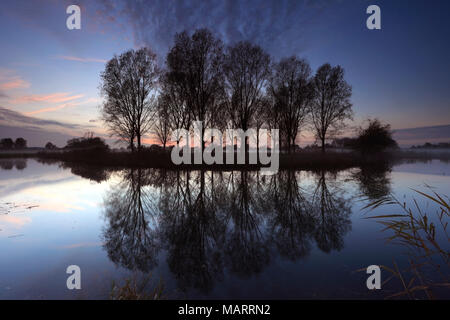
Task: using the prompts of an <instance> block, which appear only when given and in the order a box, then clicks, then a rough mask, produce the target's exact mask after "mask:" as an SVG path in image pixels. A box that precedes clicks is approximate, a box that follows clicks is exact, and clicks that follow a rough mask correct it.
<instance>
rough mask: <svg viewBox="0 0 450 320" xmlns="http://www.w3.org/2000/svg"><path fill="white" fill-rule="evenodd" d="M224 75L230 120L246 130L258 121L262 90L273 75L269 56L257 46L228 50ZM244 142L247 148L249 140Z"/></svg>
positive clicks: (248, 43)
mask: <svg viewBox="0 0 450 320" xmlns="http://www.w3.org/2000/svg"><path fill="white" fill-rule="evenodd" d="M224 72H225V77H226V81H227V89H228V101H229V108H228V110H229V117H230V120H231V121H232V124H233V125H234V126H235V127H237V128H241V129H243V130H244V131H246V130H247V129H249V128H250V126H252V125H253V124H255V122H256V121H255V118H258V115H257V111H258V110H259V107H261V105H262V104H261V100H262V97H263V94H264V90H263V89H264V87H265V83H266V81H267V79H268V77H269V75H270V56H269V55H268V54H267V53H266V52H264V50H263V49H262V48H261V47H259V46H257V45H253V44H251V43H250V42H247V41H245V42H238V43H237V44H235V45H234V46H230V47H228V50H227V53H226V55H225V62H224ZM245 143H246V145H248V139H246V142H245ZM246 147H247V146H246ZM247 150H248V147H247Z"/></svg>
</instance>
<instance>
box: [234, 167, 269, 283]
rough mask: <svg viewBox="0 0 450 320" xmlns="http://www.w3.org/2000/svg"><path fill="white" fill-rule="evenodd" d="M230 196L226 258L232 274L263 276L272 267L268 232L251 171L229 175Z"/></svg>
mask: <svg viewBox="0 0 450 320" xmlns="http://www.w3.org/2000/svg"><path fill="white" fill-rule="evenodd" d="M228 179H229V183H228V184H229V186H230V187H229V190H228V192H229V194H228V205H227V206H226V208H225V209H226V213H227V216H228V217H229V222H230V223H229V228H228V232H227V237H226V244H225V255H226V258H227V263H228V266H229V268H230V271H231V272H233V273H235V274H238V275H240V276H249V275H251V274H254V273H258V272H260V271H261V270H262V269H263V267H264V266H265V265H267V264H268V263H269V248H268V244H267V239H266V232H265V231H264V230H262V225H263V223H262V222H263V215H262V213H261V212H258V209H259V208H260V206H259V205H258V204H259V201H261V199H260V198H258V197H257V196H256V194H255V192H254V190H253V188H254V187H255V181H254V179H253V174H252V173H250V172H248V171H241V172H239V173H236V172H233V173H231V174H230V175H229V177H228Z"/></svg>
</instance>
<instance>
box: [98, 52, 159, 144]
mask: <svg viewBox="0 0 450 320" xmlns="http://www.w3.org/2000/svg"><path fill="white" fill-rule="evenodd" d="M158 76H159V69H158V66H157V64H156V55H155V54H154V53H153V52H152V51H151V50H150V49H148V48H141V49H139V50H137V51H135V50H129V51H127V52H124V53H122V54H121V55H120V56H114V58H112V59H111V60H110V61H108V63H107V64H106V67H105V70H104V71H103V72H102V74H101V85H100V88H101V94H102V96H103V97H104V98H105V103H104V104H103V106H102V110H101V112H102V118H103V120H104V121H105V123H106V124H107V126H108V128H109V130H110V132H111V134H112V135H115V136H117V137H119V139H121V140H126V141H128V143H129V146H130V148H131V150H132V151H134V140H135V139H136V141H137V147H138V150H139V149H140V148H141V139H142V136H144V135H145V134H146V133H147V132H148V131H149V130H150V124H151V121H150V120H151V117H152V115H153V113H154V101H153V100H154V99H153V93H154V92H155V90H156V87H157V81H158Z"/></svg>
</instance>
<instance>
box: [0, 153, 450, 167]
mask: <svg viewBox="0 0 450 320" xmlns="http://www.w3.org/2000/svg"><path fill="white" fill-rule="evenodd" d="M235 156H236V154H235ZM1 158H4V159H5V158H37V159H40V160H42V161H43V162H45V161H62V162H67V163H80V164H87V165H96V166H104V167H137V168H162V169H172V170H177V169H208V170H235V169H239V170H243V169H244V170H246V169H248V170H255V169H259V168H261V167H262V166H261V165H260V164H245V165H242V164H213V165H206V164H201V165H198V164H181V165H175V164H174V163H173V162H172V160H171V157H170V152H169V151H164V150H156V151H155V150H148V149H144V150H142V151H141V152H135V153H131V152H126V151H110V150H96V149H92V150H76V151H75V150H72V151H39V152H17V153H14V152H8V153H0V159H1ZM408 159H411V160H423V161H428V160H433V159H440V160H444V161H450V153H449V152H436V151H434V152H429V153H428V152H416V151H411V150H396V151H391V152H381V153H376V154H361V153H358V152H353V151H346V152H343V151H335V150H329V151H327V152H325V153H322V152H320V151H315V150H314V151H299V152H296V153H290V154H288V153H280V155H279V168H280V169H303V170H314V169H326V170H342V169H348V168H352V167H361V166H367V165H371V166H372V165H379V164H380V163H393V162H396V161H400V160H402V161H403V160H408ZM192 162H193V161H192ZM235 163H236V158H235Z"/></svg>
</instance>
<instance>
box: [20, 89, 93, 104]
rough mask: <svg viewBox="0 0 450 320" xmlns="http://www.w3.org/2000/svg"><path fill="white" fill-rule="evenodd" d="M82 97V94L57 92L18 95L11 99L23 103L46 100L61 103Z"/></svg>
mask: <svg viewBox="0 0 450 320" xmlns="http://www.w3.org/2000/svg"><path fill="white" fill-rule="evenodd" d="M82 97H84V95H83V94H78V95H72V96H71V95H69V93H67V92H57V93H52V94H46V95H45V94H34V95H27V96H22V97H18V98H16V99H14V100H13V103H17V104H20V103H25V102H48V103H62V102H67V101H71V100H76V99H79V98H82Z"/></svg>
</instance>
